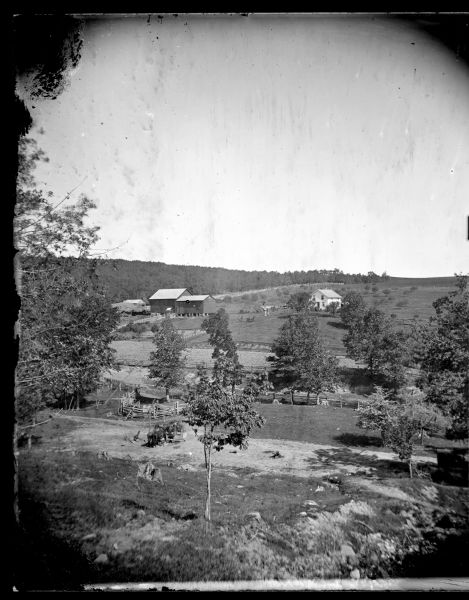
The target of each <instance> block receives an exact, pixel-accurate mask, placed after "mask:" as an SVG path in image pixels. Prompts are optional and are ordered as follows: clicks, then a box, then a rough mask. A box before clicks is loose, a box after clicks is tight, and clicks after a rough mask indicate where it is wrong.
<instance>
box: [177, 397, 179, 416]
mask: <svg viewBox="0 0 469 600" xmlns="http://www.w3.org/2000/svg"><path fill="white" fill-rule="evenodd" d="M176 414H179V403H178V401H177V400H176Z"/></svg>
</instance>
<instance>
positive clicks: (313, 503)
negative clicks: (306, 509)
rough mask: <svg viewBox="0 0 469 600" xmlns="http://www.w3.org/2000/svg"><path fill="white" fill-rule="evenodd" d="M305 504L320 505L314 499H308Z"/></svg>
mask: <svg viewBox="0 0 469 600" xmlns="http://www.w3.org/2000/svg"><path fill="white" fill-rule="evenodd" d="M305 504H306V506H319V505H318V503H317V502H315V501H314V500H306V502H305Z"/></svg>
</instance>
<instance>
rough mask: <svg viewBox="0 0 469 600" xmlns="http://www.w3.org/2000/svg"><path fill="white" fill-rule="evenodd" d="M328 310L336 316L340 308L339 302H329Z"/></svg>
mask: <svg viewBox="0 0 469 600" xmlns="http://www.w3.org/2000/svg"><path fill="white" fill-rule="evenodd" d="M326 310H327V312H328V313H331V315H332V316H335V315H336V313H337V311H338V310H339V303H338V302H331V303H330V304H328V305H327V306H326Z"/></svg>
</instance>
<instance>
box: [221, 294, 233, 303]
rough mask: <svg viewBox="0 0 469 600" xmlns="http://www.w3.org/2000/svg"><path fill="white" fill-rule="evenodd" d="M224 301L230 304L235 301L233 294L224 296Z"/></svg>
mask: <svg viewBox="0 0 469 600" xmlns="http://www.w3.org/2000/svg"><path fill="white" fill-rule="evenodd" d="M223 301H224V302H227V303H228V304H231V303H232V302H233V298H232V297H231V296H225V297H224V298H223Z"/></svg>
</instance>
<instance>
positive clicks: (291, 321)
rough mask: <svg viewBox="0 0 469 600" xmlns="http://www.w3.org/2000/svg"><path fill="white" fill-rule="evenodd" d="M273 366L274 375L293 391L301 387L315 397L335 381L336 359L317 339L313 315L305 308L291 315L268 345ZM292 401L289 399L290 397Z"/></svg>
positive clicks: (317, 328) (316, 326) (318, 337)
mask: <svg viewBox="0 0 469 600" xmlns="http://www.w3.org/2000/svg"><path fill="white" fill-rule="evenodd" d="M272 352H273V353H274V355H275V357H274V358H273V361H272V362H273V363H274V369H275V371H276V373H277V376H280V377H281V378H282V379H283V381H284V382H286V383H288V384H289V386H290V390H291V393H292V394H293V390H294V389H295V388H296V389H302V390H304V391H306V392H307V394H308V399H309V394H310V393H314V394H316V396H317V397H318V396H319V394H320V393H321V392H323V391H330V390H332V389H333V388H334V384H335V383H336V382H337V360H336V358H335V357H334V356H332V355H330V354H329V353H328V352H327V351H326V349H325V347H324V345H323V343H322V340H321V337H320V334H319V327H318V319H317V317H316V315H315V314H314V313H313V312H312V311H310V310H305V311H303V312H301V313H299V314H297V315H292V316H290V317H289V318H288V321H287V322H286V323H285V324H284V325H283V326H282V328H281V329H280V335H279V337H278V338H277V339H276V340H275V341H274V343H273V344H272ZM292 402H293V399H292Z"/></svg>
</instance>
